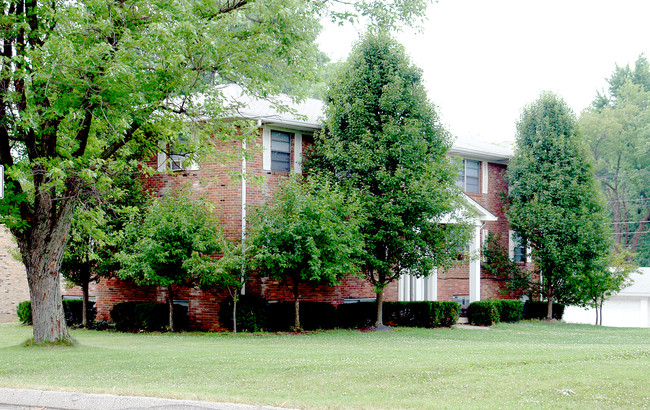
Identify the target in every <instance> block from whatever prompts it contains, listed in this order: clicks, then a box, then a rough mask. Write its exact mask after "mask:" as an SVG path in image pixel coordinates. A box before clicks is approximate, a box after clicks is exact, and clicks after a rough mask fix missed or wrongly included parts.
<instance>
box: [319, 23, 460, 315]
mask: <svg viewBox="0 0 650 410" xmlns="http://www.w3.org/2000/svg"><path fill="white" fill-rule="evenodd" d="M325 102H326V108H325V120H324V124H323V132H322V133H321V134H320V135H318V136H317V138H316V147H315V155H314V157H313V158H312V160H311V165H310V166H309V167H310V168H311V171H312V172H315V173H319V174H320V175H323V176H324V177H327V178H331V179H333V180H336V181H337V182H338V183H340V184H341V186H342V187H343V188H344V189H346V190H348V191H349V192H354V193H355V194H356V195H358V197H359V201H360V206H361V209H362V212H363V214H364V215H365V216H366V218H365V219H364V221H363V222H362V224H361V227H360V229H361V232H362V234H363V240H364V242H363V244H364V245H363V246H364V247H363V253H362V258H361V264H360V268H361V270H362V272H363V273H364V275H365V277H366V279H367V280H368V281H369V282H370V283H371V284H372V285H373V287H374V289H375V291H376V292H377V307H378V309H377V310H378V312H377V321H376V324H377V326H380V325H382V315H381V307H382V302H383V290H384V288H385V287H386V285H388V284H389V283H391V282H393V281H395V280H397V279H398V278H399V276H400V275H401V274H402V273H404V272H406V271H408V272H410V273H411V274H412V275H415V276H427V275H429V274H430V273H431V271H432V269H433V268H434V267H444V266H448V265H449V264H450V263H451V262H452V260H453V258H454V256H455V254H456V252H455V250H457V249H459V248H462V247H464V246H465V245H466V244H467V243H468V242H469V231H468V230H467V229H466V228H467V226H466V225H465V224H464V223H463V221H462V218H459V219H460V220H459V221H458V223H457V224H445V223H443V222H444V220H445V218H446V217H449V216H450V215H452V214H455V213H456V212H457V210H459V209H463V205H462V201H461V199H460V195H461V193H460V191H459V190H458V189H456V188H455V179H456V173H457V170H456V168H455V167H454V166H453V165H452V164H451V162H450V160H449V159H448V158H447V157H446V154H447V150H448V149H449V147H450V146H451V139H450V136H449V134H448V133H447V132H446V131H445V130H444V129H443V128H442V127H441V126H440V125H439V123H438V117H437V115H436V113H435V111H434V108H433V105H432V104H431V103H430V102H429V101H428V99H427V96H426V90H425V88H424V86H423V84H422V79H421V72H420V70H419V69H418V68H416V67H414V66H413V65H411V63H410V62H409V59H408V58H407V57H406V54H405V52H404V48H403V47H402V46H401V45H400V44H399V43H398V42H397V41H395V40H394V39H393V38H391V37H390V36H389V35H388V34H386V33H384V32H381V31H373V30H371V31H369V32H368V33H366V35H365V36H364V37H363V38H362V39H361V40H360V41H359V42H358V43H357V44H356V45H355V47H354V49H353V51H352V53H351V54H350V56H349V58H348V60H347V62H346V63H344V64H343V65H342V66H341V69H340V70H339V72H338V73H337V76H336V77H335V78H334V80H333V82H332V83H331V85H330V88H329V90H328V93H327V96H326V101H325ZM309 167H308V168H309ZM459 215H460V214H459Z"/></svg>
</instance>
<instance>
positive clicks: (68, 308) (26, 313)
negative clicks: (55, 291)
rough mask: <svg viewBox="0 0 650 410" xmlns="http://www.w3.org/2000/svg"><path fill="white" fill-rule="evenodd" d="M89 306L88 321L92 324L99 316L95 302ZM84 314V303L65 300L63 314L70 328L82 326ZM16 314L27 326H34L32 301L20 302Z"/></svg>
mask: <svg viewBox="0 0 650 410" xmlns="http://www.w3.org/2000/svg"><path fill="white" fill-rule="evenodd" d="M88 305H89V307H88V311H87V312H86V319H87V320H88V322H89V323H90V322H92V321H93V320H95V315H96V314H97V311H96V310H95V304H94V303H93V302H89V303H88ZM82 312H83V301H81V300H69V299H64V300H63V314H64V315H65V321H66V323H67V324H68V326H74V325H80V324H81V316H82ZM16 313H17V314H18V319H19V320H20V321H21V322H22V323H24V324H26V325H31V324H33V319H32V302H31V301H29V300H26V301H24V302H20V303H19V304H18V309H16Z"/></svg>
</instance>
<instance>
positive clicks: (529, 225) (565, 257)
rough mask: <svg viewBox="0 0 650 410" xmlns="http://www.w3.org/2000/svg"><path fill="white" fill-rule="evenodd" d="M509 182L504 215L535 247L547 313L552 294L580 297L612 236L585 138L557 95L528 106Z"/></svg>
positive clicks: (561, 299) (605, 254)
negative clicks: (583, 283)
mask: <svg viewBox="0 0 650 410" xmlns="http://www.w3.org/2000/svg"><path fill="white" fill-rule="evenodd" d="M508 183H509V194H508V197H507V202H508V205H507V209H506V216H507V218H508V220H509V222H510V224H511V226H512V229H513V230H514V231H515V232H516V233H517V235H518V236H519V237H520V238H521V239H522V240H523V242H524V243H525V244H527V247H528V248H529V249H531V250H532V257H533V260H534V262H535V264H536V266H537V268H538V269H539V271H540V273H541V279H542V283H541V286H542V294H543V296H544V297H545V298H546V300H547V301H548V305H549V312H548V317H549V319H550V316H551V312H550V310H551V309H550V306H551V304H552V302H553V301H559V302H572V301H575V300H576V298H578V297H579V288H580V280H581V278H582V277H583V275H585V274H587V273H588V272H593V271H598V270H602V269H604V268H605V267H606V263H607V257H608V255H609V252H610V249H611V243H612V240H611V236H610V232H609V231H608V229H607V222H608V220H607V216H606V214H605V205H604V202H603V200H602V197H601V194H600V190H599V189H598V187H597V185H596V183H595V179H594V173H593V168H592V166H591V162H590V161H589V159H588V153H587V151H586V146H585V144H584V143H583V140H582V139H581V138H580V136H579V134H578V130H577V125H576V121H575V118H574V116H573V114H572V113H571V110H570V109H569V108H568V107H567V105H566V103H565V102H564V101H563V100H561V99H560V98H559V97H557V96H556V95H554V94H551V93H543V94H542V95H541V96H540V98H539V99H538V100H537V101H536V102H535V103H533V104H532V105H530V106H528V107H526V108H525V109H524V111H523V114H522V116H521V119H520V121H519V123H518V124H517V142H516V149H515V155H514V157H513V158H512V159H511V161H510V165H509V167H508Z"/></svg>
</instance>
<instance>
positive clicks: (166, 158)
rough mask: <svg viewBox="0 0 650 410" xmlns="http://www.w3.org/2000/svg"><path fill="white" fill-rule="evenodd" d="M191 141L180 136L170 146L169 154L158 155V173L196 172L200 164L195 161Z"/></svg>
mask: <svg viewBox="0 0 650 410" xmlns="http://www.w3.org/2000/svg"><path fill="white" fill-rule="evenodd" d="M189 146H190V143H189V140H188V139H187V138H186V137H185V136H183V135H180V136H179V137H178V139H177V140H176V141H175V142H174V143H173V144H172V145H170V146H169V151H168V152H167V153H165V152H161V153H160V154H159V155H158V171H166V170H171V171H196V170H198V169H199V164H198V163H197V162H196V161H195V160H194V158H193V155H192V154H193V153H192V152H191V150H190V148H189Z"/></svg>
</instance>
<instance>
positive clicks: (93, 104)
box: [0, 0, 428, 343]
mask: <svg viewBox="0 0 650 410" xmlns="http://www.w3.org/2000/svg"><path fill="white" fill-rule="evenodd" d="M427 3H428V2H427V1H425V0H417V1H414V2H413V1H409V2H403V1H394V2H390V3H387V4H386V6H388V7H383V6H382V7H379V3H378V2H374V1H372V2H368V1H365V0H359V1H354V2H351V3H348V2H345V3H344V4H346V6H347V7H348V9H347V10H339V9H337V7H335V6H336V5H338V4H339V2H321V1H310V0H281V1H280V0H269V1H249V0H234V1H227V2H222V1H212V0H205V1H198V2H182V1H180V2H165V1H159V0H132V1H124V2H112V1H54V2H31V1H25V0H18V1H15V2H9V3H6V4H4V3H3V14H2V16H3V24H2V27H0V32H1V35H0V37H1V38H2V39H3V40H4V47H3V50H2V54H1V56H2V65H1V66H0V163H2V164H3V165H4V166H5V170H6V172H5V177H6V182H7V183H6V185H5V199H4V200H3V201H2V202H1V203H0V215H1V218H0V222H2V223H4V224H5V225H7V226H8V227H9V228H10V229H11V231H12V233H13V234H14V236H15V237H16V238H17V241H18V244H19V247H20V250H21V254H22V259H23V262H24V263H25V265H26V270H27V275H28V276H29V278H30V280H29V283H30V292H31V294H32V297H33V298H32V300H34V301H35V306H34V323H35V325H34V329H33V331H34V339H35V340H36V342H37V343H40V342H44V341H56V340H59V339H61V338H63V339H68V338H69V335H68V333H67V330H66V326H65V323H64V320H63V308H62V306H61V304H60V292H59V291H58V286H59V283H58V275H59V266H60V261H61V258H62V253H63V251H64V249H63V248H64V245H65V243H66V240H67V237H68V232H69V230H70V224H71V221H72V219H73V214H74V209H75V207H76V206H77V205H78V203H79V202H80V201H83V195H82V192H83V191H85V190H86V189H88V188H90V187H92V188H93V189H97V190H98V191H100V192H109V191H110V190H111V187H112V185H113V183H112V182H113V181H112V180H111V178H110V173H107V170H110V169H115V168H120V167H121V166H123V165H124V158H125V157H128V154H129V153H136V154H137V155H138V156H139V158H138V159H139V160H140V161H142V160H145V159H147V158H148V157H150V156H151V155H154V154H155V153H156V152H157V151H158V150H159V149H160V147H161V145H162V146H171V145H173V144H174V142H175V141H176V140H177V139H178V138H179V135H183V134H185V133H186V132H187V131H188V130H189V129H192V132H193V135H194V136H195V138H194V139H193V140H194V141H193V142H192V143H191V144H190V147H189V148H190V151H191V153H192V154H191V155H192V156H193V157H199V156H207V157H215V158H222V157H223V155H224V153H223V152H219V151H217V150H216V144H212V141H213V140H214V139H215V138H217V139H224V138H227V139H229V140H232V139H233V138H242V139H247V138H251V134H250V133H248V132H246V131H247V130H248V128H247V127H245V126H244V125H243V124H236V123H223V122H218V123H215V122H214V121H212V120H214V119H216V118H222V117H224V116H228V113H231V112H232V111H233V110H236V109H237V108H238V107H233V106H232V105H231V104H230V103H229V102H227V101H226V100H225V98H224V97H223V95H222V93H221V91H220V88H219V86H218V85H217V86H215V84H221V83H226V82H227V83H236V84H240V85H242V86H243V87H244V88H245V89H246V91H247V92H248V93H249V94H251V95H255V96H262V97H264V96H267V95H270V94H273V93H277V92H278V91H279V90H280V89H281V87H282V86H283V85H286V84H299V83H301V82H303V81H309V80H310V79H311V78H312V77H313V74H312V73H315V72H316V70H315V65H316V64H317V60H316V55H317V46H316V42H315V40H316V37H317V35H318V31H319V29H320V23H319V21H320V19H321V18H323V17H331V18H332V19H334V20H337V21H340V19H341V18H343V17H345V18H354V16H356V15H362V16H367V17H368V18H369V19H370V21H371V22H375V23H376V24H388V25H393V24H399V23H404V24H410V23H411V22H412V21H413V20H417V19H418V18H420V17H422V16H423V15H424V12H425V5H426V4H427ZM332 4H334V6H333V5H332ZM280 79H281V80H282V81H279V80H280ZM238 127H240V128H239V129H240V130H242V132H232V131H234V130H237V129H238ZM249 128H250V127H249ZM125 154H127V155H125ZM234 154H235V155H237V154H239V153H234ZM192 159H196V158H192ZM36 301H37V302H36Z"/></svg>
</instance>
